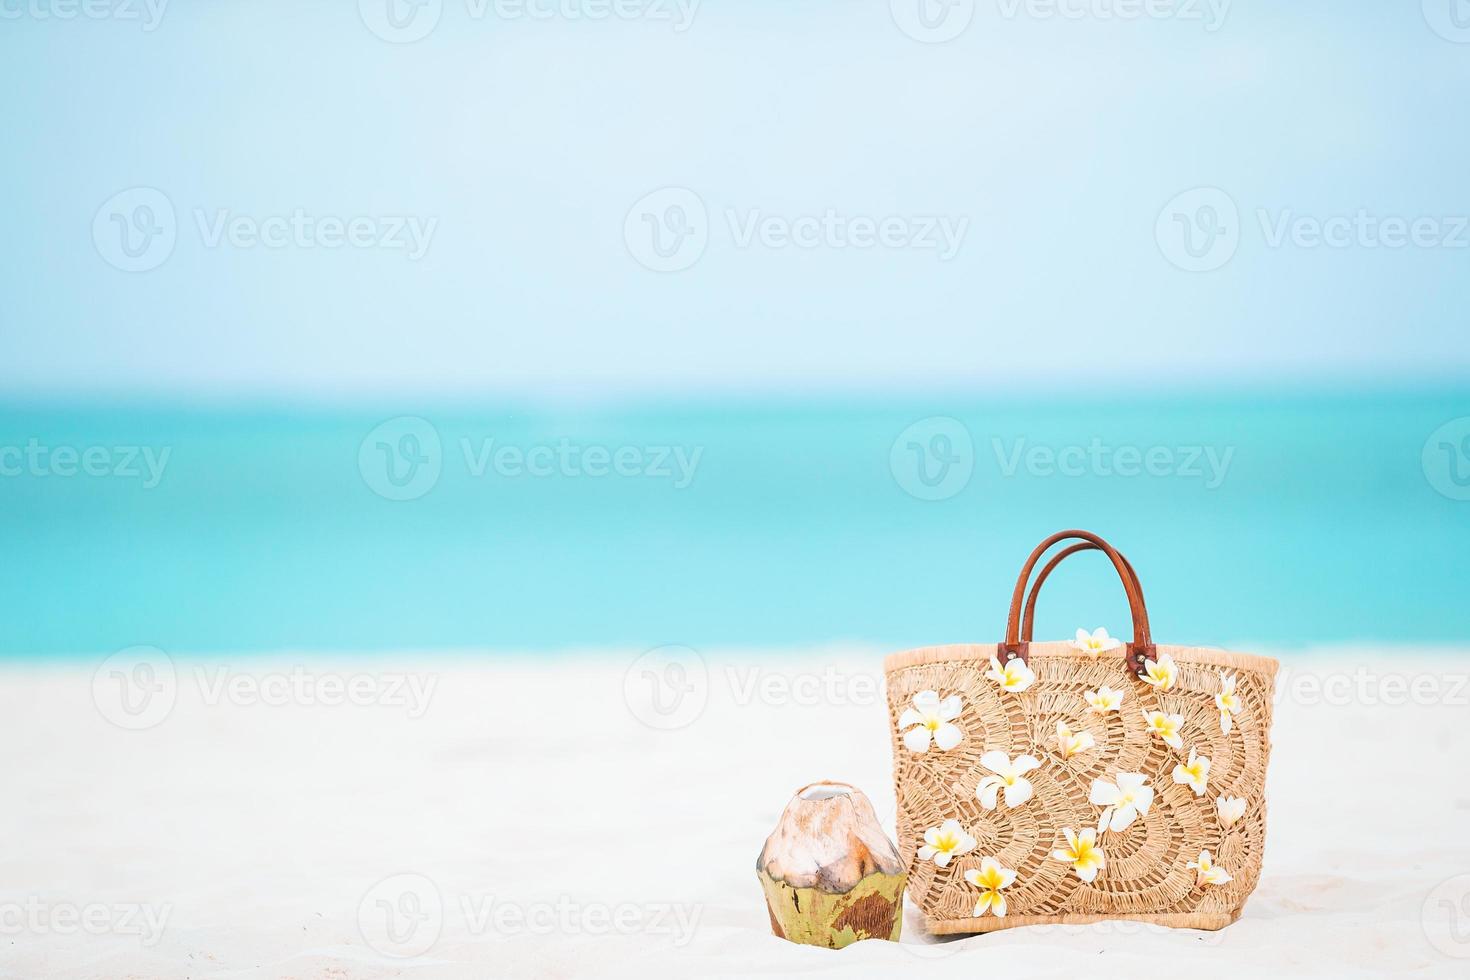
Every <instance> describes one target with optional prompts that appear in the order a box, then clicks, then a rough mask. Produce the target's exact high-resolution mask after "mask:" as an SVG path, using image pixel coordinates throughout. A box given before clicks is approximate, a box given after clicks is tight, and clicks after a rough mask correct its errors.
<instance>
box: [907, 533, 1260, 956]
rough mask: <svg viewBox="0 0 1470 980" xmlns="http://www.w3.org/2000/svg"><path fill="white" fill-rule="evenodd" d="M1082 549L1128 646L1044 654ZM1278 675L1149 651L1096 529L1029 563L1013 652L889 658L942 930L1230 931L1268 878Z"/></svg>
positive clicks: (1142, 618) (1080, 643)
mask: <svg viewBox="0 0 1470 980" xmlns="http://www.w3.org/2000/svg"><path fill="white" fill-rule="evenodd" d="M1068 540H1078V541H1080V542H1081V543H1080V544H1073V545H1071V546H1069V547H1067V548H1065V549H1063V550H1062V551H1061V552H1060V553H1059V554H1057V555H1056V556H1055V557H1054V558H1052V560H1051V561H1050V562H1048V563H1047V564H1046V565H1045V566H1044V567H1043V568H1042V570H1041V573H1040V575H1039V576H1038V577H1037V581H1036V584H1035V586H1034V587H1033V588H1032V591H1031V595H1030V598H1029V599H1028V600H1026V603H1025V614H1024V617H1023V615H1022V600H1023V598H1025V596H1026V585H1027V582H1028V581H1029V580H1030V578H1031V573H1032V570H1033V569H1034V568H1035V567H1036V564H1037V562H1038V561H1040V559H1041V558H1042V556H1043V555H1045V554H1046V552H1047V551H1048V549H1050V548H1051V547H1052V546H1053V545H1055V544H1057V543H1059V542H1062V541H1068ZM1084 550H1098V551H1102V552H1103V553H1104V554H1105V555H1106V556H1107V557H1108V558H1109V560H1111V562H1112V564H1113V567H1114V569H1115V570H1116V571H1117V573H1118V576H1119V577H1120V578H1121V579H1122V581H1123V588H1124V591H1125V592H1126V593H1127V596H1128V607H1129V611H1130V613H1131V615H1132V619H1133V641H1132V642H1131V643H1126V644H1124V643H1118V642H1117V641H1107V642H1101V638H1099V639H1098V640H1094V639H1092V638H1087V640H1086V641H1085V642H1084V637H1085V634H1083V633H1082V632H1081V631H1079V637H1078V639H1077V640H1076V641H1071V642H1066V641H1064V642H1056V643H1033V642H1031V627H1032V622H1033V619H1034V616H1035V612H1036V596H1037V593H1038V592H1039V590H1040V587H1041V585H1042V583H1043V582H1044V581H1045V580H1046V577H1047V576H1048V575H1050V574H1051V572H1052V571H1053V569H1055V568H1056V567H1057V564H1058V563H1059V562H1061V561H1063V560H1064V559H1065V558H1066V557H1067V556H1068V555H1071V554H1074V553H1076V552H1079V551H1084ZM1090 647H1092V648H1095V647H1103V649H1101V650H1098V649H1089V648H1090ZM1276 668H1277V663H1276V661H1275V660H1272V659H1270V658H1269V657H1259V656H1253V655H1250V654H1240V653H1226V652H1224V651H1221V650H1211V649H1203V648H1199V647H1182V646H1162V645H1161V646H1155V645H1154V643H1153V640H1152V639H1151V637H1150V634H1149V625H1148V611H1147V609H1146V608H1145V606H1144V599H1143V590H1142V588H1141V587H1140V585H1139V582H1138V577H1137V575H1136V574H1135V573H1134V571H1133V567H1132V566H1131V565H1130V564H1129V563H1128V561H1127V559H1125V558H1124V557H1123V556H1122V555H1121V554H1119V553H1118V551H1117V550H1115V549H1114V548H1113V547H1112V546H1111V545H1109V544H1108V543H1107V542H1106V541H1104V540H1103V539H1102V538H1100V537H1098V536H1097V535H1095V534H1091V533H1089V532H1086V531H1062V532H1060V533H1058V534H1054V535H1052V536H1051V537H1050V538H1047V539H1046V540H1045V541H1043V542H1042V543H1041V545H1040V546H1038V547H1037V548H1036V550H1035V551H1033V552H1032V553H1031V557H1030V558H1028V559H1027V560H1026V564H1025V565H1024V566H1023V567H1022V569H1021V574H1020V577H1019V578H1018V579H1017V581H1016V588H1015V592H1014V593H1013V594H1012V596H1011V606H1010V617H1009V621H1008V622H1007V624H1006V634H1005V640H1004V641H1003V642H1001V643H999V644H994V643H990V644H955V645H950V646H937V647H924V648H921V649H917V650H908V651H905V652H903V653H896V654H893V655H892V656H890V657H888V658H887V660H886V661H885V662H884V665H883V669H884V673H885V675H886V681H887V690H888V710H889V720H890V724H891V726H892V730H893V757H894V783H895V789H896V792H897V797H898V841H899V852H900V855H901V856H902V857H903V858H904V859H905V860H906V861H907V862H908V868H909V878H908V893H909V897H910V898H911V899H912V900H913V901H914V902H915V903H916V904H917V905H918V906H919V908H920V909H921V910H922V912H923V913H924V917H925V920H926V922H927V925H928V928H929V930H930V931H931V932H934V933H959V932H990V931H993V930H997V929H1004V928H1009V927H1012V926H1024V925H1038V924H1055V923H1087V922H1096V921H1099V920H1102V919H1134V920H1140V921H1145V922H1152V923H1155V924H1159V925H1165V926H1183V927H1188V928H1194V929H1219V928H1221V927H1223V926H1226V925H1229V924H1230V923H1231V922H1234V921H1235V920H1236V919H1237V918H1238V917H1239V916H1240V913H1241V909H1242V908H1243V906H1244V904H1245V900H1246V897H1247V896H1248V895H1249V894H1250V893H1251V890H1252V889H1254V888H1255V885H1256V881H1257V879H1258V878H1259V877H1260V871H1261V856H1262V850H1263V847H1264V843H1265V834H1266V801H1265V780H1266V760H1267V756H1268V755H1269V753H1270V747H1271V743H1270V727H1271V704H1272V689H1273V685H1274V681H1275V675H1276Z"/></svg>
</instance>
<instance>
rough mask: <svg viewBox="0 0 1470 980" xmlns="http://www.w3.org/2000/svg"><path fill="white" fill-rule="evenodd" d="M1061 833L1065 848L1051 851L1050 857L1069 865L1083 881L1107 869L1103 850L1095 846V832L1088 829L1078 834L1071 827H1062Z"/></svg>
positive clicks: (1089, 879)
mask: <svg viewBox="0 0 1470 980" xmlns="http://www.w3.org/2000/svg"><path fill="white" fill-rule="evenodd" d="M1062 833H1063V834H1064V835H1066V838H1067V846H1066V847H1063V848H1058V849H1057V850H1055V851H1052V852H1051V856H1052V857H1053V858H1055V859H1056V860H1058V861H1064V862H1066V863H1067V864H1070V865H1071V866H1072V870H1073V871H1075V872H1077V877H1079V878H1081V879H1082V880H1083V881H1089V882H1090V881H1092V879H1094V878H1096V877H1097V873H1098V872H1099V871H1100V870H1102V869H1103V868H1105V867H1107V862H1106V861H1105V860H1104V859H1103V850H1102V848H1101V847H1098V845H1097V831H1096V830H1093V829H1092V828H1091V827H1088V828H1087V829H1086V830H1084V831H1082V832H1081V833H1080V834H1079V833H1077V832H1076V831H1074V830H1073V829H1072V828H1071V827H1063V828H1062Z"/></svg>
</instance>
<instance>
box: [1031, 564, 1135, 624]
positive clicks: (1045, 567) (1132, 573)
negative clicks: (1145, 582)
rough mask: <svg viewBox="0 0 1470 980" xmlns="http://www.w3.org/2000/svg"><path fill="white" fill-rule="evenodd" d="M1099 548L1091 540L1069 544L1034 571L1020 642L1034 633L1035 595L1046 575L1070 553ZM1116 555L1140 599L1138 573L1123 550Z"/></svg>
mask: <svg viewBox="0 0 1470 980" xmlns="http://www.w3.org/2000/svg"><path fill="white" fill-rule="evenodd" d="M1101 550H1102V549H1101V548H1099V547H1098V546H1097V545H1095V544H1093V543H1092V542H1091V541H1083V542H1082V543H1080V544H1074V545H1070V546H1068V547H1066V548H1064V549H1062V550H1061V551H1059V552H1057V553H1056V554H1055V555H1053V556H1052V558H1051V560H1050V561H1048V562H1047V563H1046V564H1045V565H1043V566H1041V571H1040V572H1037V573H1036V581H1034V582H1032V583H1031V592H1030V594H1029V595H1027V596H1026V612H1025V614H1024V615H1023V616H1022V617H1021V642H1022V643H1030V642H1031V639H1032V637H1034V636H1035V635H1036V632H1035V630H1036V597H1037V595H1038V594H1040V592H1041V586H1042V583H1044V582H1045V581H1046V579H1047V576H1049V575H1051V573H1052V572H1053V571H1054V570H1055V569H1056V567H1057V566H1058V565H1060V564H1061V563H1062V562H1063V560H1065V559H1066V558H1068V557H1070V556H1071V555H1075V554H1077V553H1078V552H1079V551H1101ZM1118 557H1119V558H1121V559H1123V565H1124V567H1126V568H1127V569H1128V577H1129V579H1131V580H1132V582H1133V587H1134V588H1135V589H1137V590H1138V598H1139V599H1142V598H1143V586H1141V585H1139V584H1138V573H1137V572H1135V571H1134V570H1133V565H1132V564H1131V563H1130V562H1129V561H1128V556H1127V555H1125V554H1123V552H1121V551H1120V552H1118Z"/></svg>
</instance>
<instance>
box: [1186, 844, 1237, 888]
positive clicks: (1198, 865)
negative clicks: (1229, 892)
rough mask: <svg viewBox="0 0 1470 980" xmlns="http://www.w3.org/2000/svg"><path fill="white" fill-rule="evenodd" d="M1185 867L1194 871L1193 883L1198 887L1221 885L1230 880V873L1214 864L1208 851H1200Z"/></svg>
mask: <svg viewBox="0 0 1470 980" xmlns="http://www.w3.org/2000/svg"><path fill="white" fill-rule="evenodd" d="M1186 867H1189V868H1193V869H1194V870H1195V872H1196V875H1195V881H1196V883H1197V884H1200V885H1223V884H1225V883H1226V882H1228V881H1229V880H1230V872H1228V871H1226V870H1225V869H1224V868H1222V867H1220V866H1219V865H1218V864H1216V863H1215V859H1214V858H1212V857H1210V852H1209V851H1200V852H1199V857H1198V858H1196V859H1195V860H1193V861H1190V862H1189V864H1187V865H1186Z"/></svg>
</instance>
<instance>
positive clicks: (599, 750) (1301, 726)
mask: <svg viewBox="0 0 1470 980" xmlns="http://www.w3.org/2000/svg"><path fill="white" fill-rule="evenodd" d="M884 652H886V651H878V650H855V649H851V648H839V647H833V648H828V649H822V650H807V651H801V652H794V653H785V654H783V653H774V652H770V653H762V654H749V653H738V652H732V651H706V652H705V653H704V654H703V657H702V663H701V662H700V661H696V660H693V659H687V658H686V659H680V657H679V656H677V655H671V656H672V657H673V659H672V661H671V662H668V663H664V662H658V661H659V658H658V657H654V658H652V659H651V660H642V661H637V660H636V658H638V656H639V654H638V652H637V651H632V652H628V653H603V654H599V655H596V656H593V655H590V654H589V655H585V656H569V655H568V656H556V657H549V656H546V657H535V658H533V657H526V658H524V659H518V660H509V659H505V658H503V657H491V656H489V655H484V656H478V657H474V656H469V655H465V656H461V657H454V658H449V657H438V658H436V657H429V656H420V655H402V656H398V657H393V658H375V659H372V660H361V661H355V662H347V661H344V660H342V659H341V658H336V659H327V658H319V657H311V656H300V657H286V658H282V657H272V658H246V657H239V658H232V659H231V660H229V661H228V662H225V661H220V660H200V661H197V662H194V661H188V660H183V659H179V660H177V661H176V662H174V663H173V664H172V667H173V670H174V672H175V677H176V681H175V682H174V683H173V684H172V685H170V683H169V681H168V678H167V671H168V668H169V664H168V663H166V662H165V663H162V664H153V666H154V667H159V668H161V669H160V670H159V671H158V672H156V673H155V674H154V675H153V687H154V690H155V694H154V698H155V700H153V701H151V702H146V703H145V702H143V701H141V700H138V699H137V698H132V699H131V700H129V701H127V702H126V703H124V702H123V701H122V700H121V698H122V697H123V696H124V695H125V694H129V691H130V690H131V689H130V688H128V687H124V686H123V684H124V682H125V681H128V679H129V678H136V679H138V680H142V681H148V679H149V676H148V675H147V674H146V673H143V674H138V673H134V672H132V666H131V665H128V664H117V663H114V664H112V665H110V666H109V668H108V669H107V670H104V671H103V673H102V675H101V676H100V677H99V676H97V675H96V667H97V665H96V664H85V665H75V666H65V667H63V666H49V667H42V666H21V665H15V664H10V665H6V666H4V667H3V668H0V672H3V683H0V733H3V738H4V745H5V746H6V749H7V751H6V753H5V757H6V762H5V767H4V772H5V784H6V785H5V794H4V800H5V805H4V806H3V807H0V839H3V840H4V841H5V844H6V847H5V856H4V862H3V874H0V976H3V977H24V978H34V977H77V978H81V977H98V978H102V977H106V978H120V977H140V978H141V977H149V978H151V977H170V978H172V977H193V978H197V977H230V978H247V977H249V978H255V977H261V978H265V977H270V978H276V977H291V978H316V977H322V978H327V977H330V978H338V980H346V978H371V977H411V978H420V977H424V978H427V977H476V978H480V977H497V978H500V977H599V978H604V977H638V978H649V977H744V976H765V975H771V976H797V975H802V976H821V977H848V976H852V977H858V976H870V977H896V976H913V975H919V974H922V975H923V976H926V977H927V976H956V977H958V976H964V977H974V976H977V975H979V974H980V971H982V970H983V971H986V972H987V973H990V972H992V971H993V972H994V973H995V975H999V976H1016V977H1023V976H1024V977H1066V978H1069V980H1075V978H1078V977H1086V976H1119V977H1140V976H1158V975H1161V974H1162V975H1167V976H1179V977H1191V978H1198V977H1230V978H1234V980H1239V978H1242V977H1271V976H1286V975H1290V976H1305V977H1324V978H1327V977H1331V978H1334V980H1340V978H1344V977H1359V976H1384V975H1393V976H1412V977H1446V978H1448V977H1460V978H1463V977H1465V976H1467V975H1470V835H1467V833H1466V827H1467V824H1470V783H1467V778H1470V768H1467V766H1466V764H1465V756H1464V751H1465V749H1466V748H1467V736H1466V727H1467V722H1470V686H1467V683H1466V679H1467V675H1470V653H1460V652H1455V651H1440V652H1434V651H1418V652H1415V651H1393V650H1385V649H1382V648H1372V649H1340V650H1333V651H1322V650H1319V651H1312V652H1310V653H1307V654H1300V653H1294V652H1293V653H1287V654H1284V655H1282V654H1278V655H1279V656H1281V657H1282V660H1283V673H1282V676H1281V677H1280V678H1279V681H1278V692H1279V697H1278V707H1277V715H1276V722H1275V738H1274V750H1273V757H1272V762H1271V774H1270V779H1269V807H1270V818H1269V819H1270V823H1269V832H1268V840H1267V854H1266V862H1265V873H1264V876H1263V878H1262V881H1261V884H1260V887H1259V889H1258V890H1257V891H1256V893H1255V895H1254V896H1253V897H1252V899H1251V901H1250V903H1249V904H1248V906H1247V907H1246V910H1245V914H1244V916H1243V917H1242V919H1241V920H1240V921H1239V922H1238V923H1236V924H1235V925H1233V926H1231V927H1230V928H1228V929H1226V930H1224V931H1222V932H1218V933H1204V932H1194V931H1166V930H1163V929H1159V928H1156V927H1150V926H1144V925H1138V924H1131V923H1103V924H1099V925H1094V926H1077V927H1065V928H1063V927H1055V928H1032V929H1016V930H1009V931H1006V932H1003V933H998V934H995V935H989V936H978V937H971V938H962V939H959V940H954V941H938V942H936V941H933V940H932V939H930V938H929V937H926V936H924V935H923V934H922V933H921V930H920V928H919V920H918V919H917V917H916V916H915V914H914V913H913V912H912V910H910V914H909V916H908V917H907V919H906V922H905V929H904V936H903V941H902V942H901V943H898V944H891V943H885V942H878V941H870V942H864V943H860V944H857V945H855V946H853V947H850V948H848V949H845V950H841V951H830V950H824V949H815V948H809V947H801V946H796V945H793V944H790V943H787V942H784V941H782V940H779V939H776V938H774V937H773V936H771V934H770V930H769V925H768V920H767V915H766V911H765V908H764V906H763V904H762V896H761V891H760V888H759V886H758V885H757V883H756V877H755V873H754V861H755V858H756V855H757V853H758V852H759V850H760V847H761V844H762V842H763V840H764V838H765V835H766V834H767V833H768V832H769V831H770V830H771V828H772V827H773V826H774V824H775V821H776V818H777V816H778V814H779V813H780V811H781V809H782V807H783V806H784V805H785V803H786V801H787V799H788V798H789V796H790V795H791V793H792V792H793V791H794V790H795V789H797V788H798V787H800V786H802V785H804V784H805V783H808V782H810V781H812V780H815V779H820V778H834V779H840V780H845V781H849V782H851V783H853V784H855V785H857V786H859V787H861V788H862V789H863V790H864V791H865V792H867V793H868V795H869V796H870V797H871V798H872V799H873V801H874V804H875V805H876V806H877V808H878V809H879V811H880V813H882V814H883V816H884V818H885V823H886V825H887V826H888V828H889V830H890V832H891V830H892V812H893V811H892V802H893V793H892V787H891V783H890V755H889V736H888V732H887V730H886V727H885V725H886V719H885V709H884V706H883V702H882V689H881V674H880V671H879V664H880V662H881V657H882V654H883V653H884ZM1264 652H1271V651H1264ZM635 661H636V662H635ZM410 664H411V665H413V666H412V667H411V668H409V669H408V671H407V673H408V674H410V675H412V676H404V674H405V668H404V665H410ZM113 668H118V669H119V670H120V673H119V674H117V675H113V674H112V672H111V671H112V669H113ZM630 668H631V669H630ZM659 680H661V681H662V682H665V683H663V686H662V687H658V686H655V683H654V682H655V681H659ZM94 681H95V682H96V684H95V686H94ZM1324 681H1325V684H1324ZM680 688H682V689H683V692H684V696H683V698H682V700H678V699H675V698H674V696H673V695H674V692H675V691H676V690H677V689H680ZM141 690H142V687H139V688H138V691H141ZM132 693H133V694H137V693H138V692H136V691H135V692H132ZM655 698H661V699H662V700H655ZM129 711H132V712H134V713H132V714H129V713H128V712H129ZM118 721H121V722H123V723H124V724H129V725H137V724H146V725H147V726H148V727H144V728H141V730H127V729H126V728H124V727H120V725H119V724H117V723H116V722H118ZM400 954H402V955H400Z"/></svg>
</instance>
